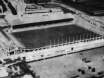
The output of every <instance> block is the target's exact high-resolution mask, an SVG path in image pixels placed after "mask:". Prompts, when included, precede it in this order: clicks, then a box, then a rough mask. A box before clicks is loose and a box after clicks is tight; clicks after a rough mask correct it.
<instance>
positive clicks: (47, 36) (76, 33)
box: [12, 25, 98, 48]
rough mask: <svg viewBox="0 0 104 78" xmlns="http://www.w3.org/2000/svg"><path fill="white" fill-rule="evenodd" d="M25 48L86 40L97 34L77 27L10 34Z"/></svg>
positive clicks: (61, 27)
mask: <svg viewBox="0 0 104 78" xmlns="http://www.w3.org/2000/svg"><path fill="white" fill-rule="evenodd" d="M12 35H13V36H14V37H16V39H17V40H18V41H19V42H21V43H22V44H23V45H24V46H25V47H26V48H38V47H43V46H47V45H50V43H51V44H52V45H54V44H58V43H60V44H61V43H65V42H69V41H74V40H79V39H83V38H84V39H86V38H90V37H94V36H98V35H97V34H95V33H93V32H91V31H88V30H86V29H84V28H81V27H79V26H77V25H69V26H59V27H51V28H46V29H37V30H29V31H23V32H15V33H12Z"/></svg>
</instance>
